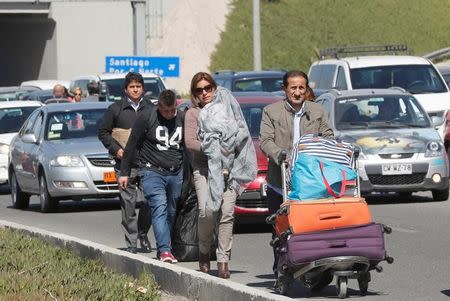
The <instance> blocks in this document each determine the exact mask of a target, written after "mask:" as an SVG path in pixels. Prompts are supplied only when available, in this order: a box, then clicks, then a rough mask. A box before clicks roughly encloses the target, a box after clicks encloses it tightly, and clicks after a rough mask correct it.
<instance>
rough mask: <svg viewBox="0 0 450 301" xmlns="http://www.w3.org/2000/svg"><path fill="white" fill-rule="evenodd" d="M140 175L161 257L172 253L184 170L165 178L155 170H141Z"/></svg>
mask: <svg viewBox="0 0 450 301" xmlns="http://www.w3.org/2000/svg"><path fill="white" fill-rule="evenodd" d="M139 175H140V176H141V181H142V188H143V190H144V196H145V198H146V200H147V201H148V203H149V205H150V209H151V210H152V223H153V233H154V234H155V239H156V247H157V249H158V256H159V254H161V252H167V251H168V252H171V245H172V244H171V233H172V228H173V224H174V223H175V217H176V211H177V204H178V202H179V201H180V198H181V188H182V185H183V170H182V169H181V170H180V171H179V172H178V173H177V174H175V175H168V176H165V175H162V174H160V173H158V172H156V171H153V170H149V169H141V170H140V172H139Z"/></svg>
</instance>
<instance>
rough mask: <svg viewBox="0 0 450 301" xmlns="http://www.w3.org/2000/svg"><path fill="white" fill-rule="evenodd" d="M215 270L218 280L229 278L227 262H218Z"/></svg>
mask: <svg viewBox="0 0 450 301" xmlns="http://www.w3.org/2000/svg"><path fill="white" fill-rule="evenodd" d="M217 270H218V276H219V277H220V278H224V279H228V278H230V271H229V270H228V262H218V263H217Z"/></svg>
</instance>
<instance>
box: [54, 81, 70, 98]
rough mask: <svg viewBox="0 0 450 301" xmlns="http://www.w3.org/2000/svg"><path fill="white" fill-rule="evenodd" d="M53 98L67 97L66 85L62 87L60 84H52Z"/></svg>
mask: <svg viewBox="0 0 450 301" xmlns="http://www.w3.org/2000/svg"><path fill="white" fill-rule="evenodd" d="M53 98H54V99H62V98H67V95H66V87H64V86H63V85H61V84H56V85H54V86H53Z"/></svg>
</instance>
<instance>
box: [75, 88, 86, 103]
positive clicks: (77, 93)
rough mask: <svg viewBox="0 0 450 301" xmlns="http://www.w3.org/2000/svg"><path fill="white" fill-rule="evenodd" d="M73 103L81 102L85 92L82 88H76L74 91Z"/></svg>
mask: <svg viewBox="0 0 450 301" xmlns="http://www.w3.org/2000/svg"><path fill="white" fill-rule="evenodd" d="M72 95H73V98H72V99H73V102H80V101H81V98H82V97H83V90H82V89H81V88H80V87H75V88H73V89H72Z"/></svg>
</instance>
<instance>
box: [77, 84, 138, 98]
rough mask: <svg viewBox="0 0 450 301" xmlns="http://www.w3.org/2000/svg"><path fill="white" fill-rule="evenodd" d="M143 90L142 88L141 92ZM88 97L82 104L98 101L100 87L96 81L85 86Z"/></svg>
mask: <svg viewBox="0 0 450 301" xmlns="http://www.w3.org/2000/svg"><path fill="white" fill-rule="evenodd" d="M143 89H144V88H142V91H144V90H143ZM87 90H88V94H89V95H88V96H87V97H85V98H83V99H82V102H88V101H99V93H100V85H99V83H98V82H96V81H94V80H93V81H90V82H89V83H88V85H87Z"/></svg>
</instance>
